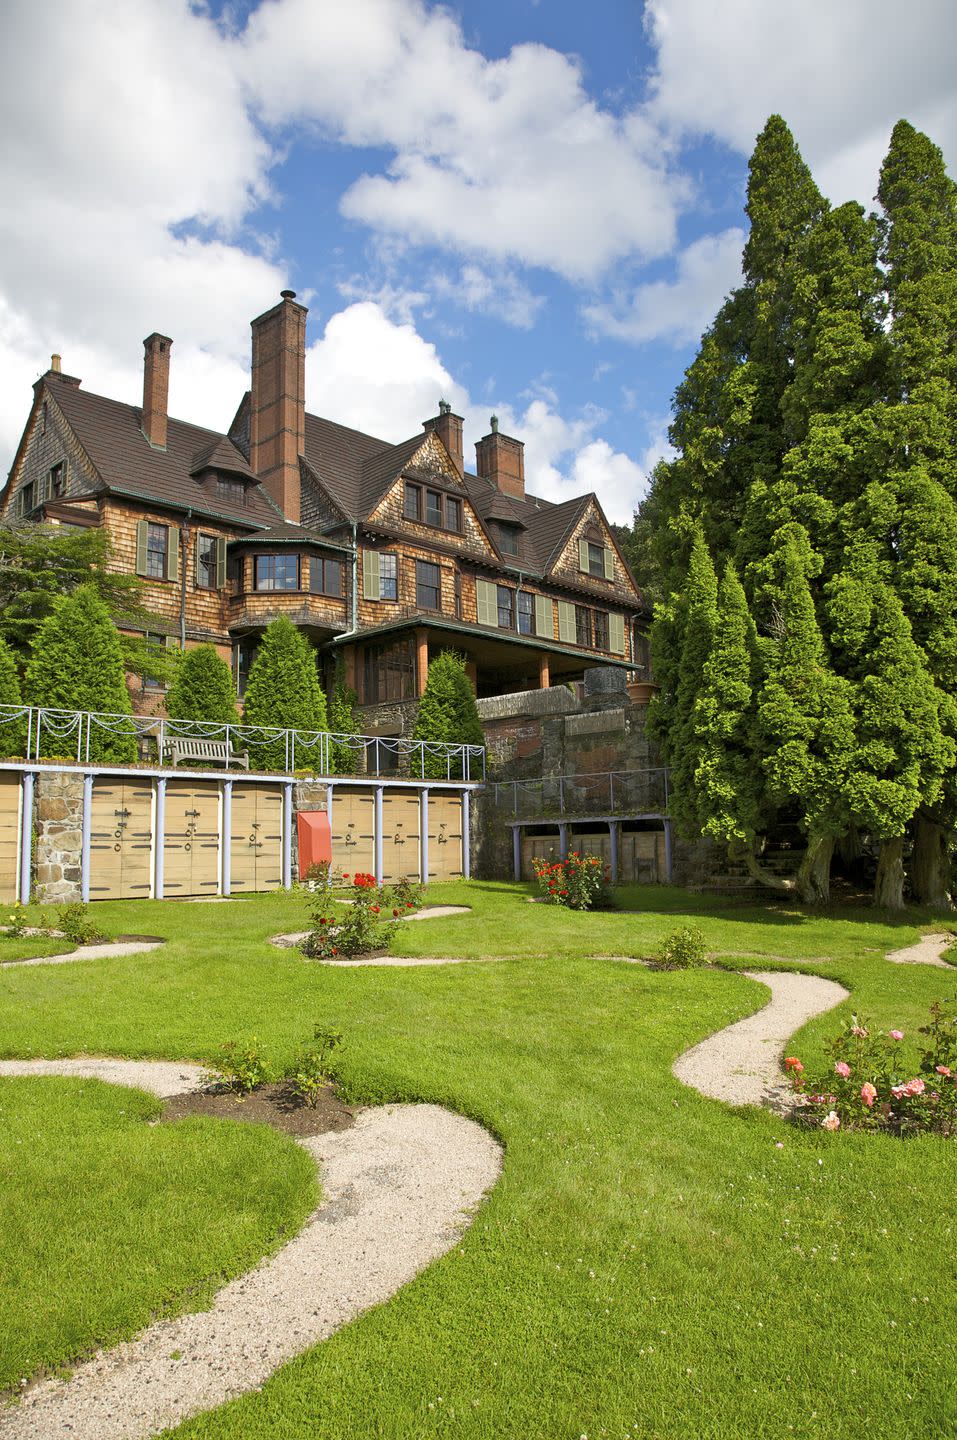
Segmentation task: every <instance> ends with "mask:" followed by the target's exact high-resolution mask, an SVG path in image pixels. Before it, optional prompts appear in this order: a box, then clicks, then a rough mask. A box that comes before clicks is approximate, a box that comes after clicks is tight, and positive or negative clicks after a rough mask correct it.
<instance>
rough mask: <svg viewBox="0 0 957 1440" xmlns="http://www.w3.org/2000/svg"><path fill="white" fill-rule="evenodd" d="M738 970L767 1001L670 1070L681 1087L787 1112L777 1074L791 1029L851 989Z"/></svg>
mask: <svg viewBox="0 0 957 1440" xmlns="http://www.w3.org/2000/svg"><path fill="white" fill-rule="evenodd" d="M740 973H741V974H742V975H746V976H747V978H748V979H749V980H759V981H760V982H761V984H762V985H766V986H767V987H768V989H769V990H770V991H771V999H770V1001H769V1002H768V1004H767V1005H765V1006H764V1008H763V1009H762V1010H758V1011H757V1012H756V1013H755V1014H754V1015H748V1016H747V1017H746V1018H745V1019H744V1020H738V1021H736V1022H735V1023H734V1024H733V1025H728V1026H726V1027H725V1029H724V1030H718V1031H717V1032H716V1033H715V1034H714V1035H709V1036H708V1038H707V1040H702V1041H701V1043H700V1044H698V1045H694V1046H692V1048H691V1049H690V1050H686V1051H685V1053H684V1054H683V1055H679V1057H678V1059H677V1060H676V1061H675V1063H674V1065H673V1066H672V1070H673V1072H674V1074H675V1075H677V1077H678V1079H679V1080H681V1081H682V1082H683V1083H684V1084H685V1085H691V1086H692V1087H693V1088H694V1089H695V1090H699V1091H700V1092H701V1094H702V1095H707V1096H709V1097H710V1098H711V1099H713V1100H725V1101H727V1103H728V1104H729V1105H767V1106H769V1107H770V1108H771V1109H772V1110H777V1111H779V1112H780V1111H785V1110H789V1109H791V1108H792V1106H793V1099H792V1094H791V1091H790V1089H789V1088H788V1087H787V1086H786V1085H785V1083H784V1080H783V1077H782V1074H781V1058H782V1055H783V1052H784V1046H785V1044H786V1042H787V1041H788V1040H789V1038H790V1037H791V1036H792V1035H793V1034H794V1032H795V1030H799V1029H800V1027H801V1026H802V1025H805V1024H806V1023H807V1021H808V1020H812V1019H813V1018H814V1016H815V1015H823V1014H824V1013H825V1011H827V1010H833V1008H834V1006H835V1005H839V1004H840V1003H841V1001H842V1000H846V999H847V997H848V994H849V993H850V992H849V991H847V990H845V989H844V986H843V985H838V984H837V982H836V981H834V980H822V979H821V978H820V977H819V976H816V975H800V974H791V973H790V972H788V971H760V970H742V971H741V972H740Z"/></svg>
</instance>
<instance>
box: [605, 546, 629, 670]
mask: <svg viewBox="0 0 957 1440" xmlns="http://www.w3.org/2000/svg"><path fill="white" fill-rule="evenodd" d="M606 554H607V551H606ZM608 648H609V650H610V651H611V653H612V654H613V655H624V653H625V617H624V615H609V617H608Z"/></svg>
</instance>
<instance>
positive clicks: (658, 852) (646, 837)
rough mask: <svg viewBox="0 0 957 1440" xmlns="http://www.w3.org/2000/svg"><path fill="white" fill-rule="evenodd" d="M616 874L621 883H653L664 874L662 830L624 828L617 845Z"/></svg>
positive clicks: (663, 837) (663, 836)
mask: <svg viewBox="0 0 957 1440" xmlns="http://www.w3.org/2000/svg"><path fill="white" fill-rule="evenodd" d="M618 874H619V879H620V880H621V882H622V884H629V883H632V884H644V885H655V884H657V883H658V881H659V880H663V879H664V875H665V835H664V831H663V830H626V831H624V832H623V833H622V835H621V839H620V843H619V847H618Z"/></svg>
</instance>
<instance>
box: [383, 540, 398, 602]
mask: <svg viewBox="0 0 957 1440" xmlns="http://www.w3.org/2000/svg"><path fill="white" fill-rule="evenodd" d="M398 598H399V557H398V555H394V554H392V553H390V552H388V551H384V552H380V554H379V599H380V600H398Z"/></svg>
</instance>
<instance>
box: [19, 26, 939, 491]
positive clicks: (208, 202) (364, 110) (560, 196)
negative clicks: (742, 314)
mask: <svg viewBox="0 0 957 1440" xmlns="http://www.w3.org/2000/svg"><path fill="white" fill-rule="evenodd" d="M44 16H45V19H44V45H43V47H42V68H33V67H32V66H31V65H30V63H28V57H30V56H37V57H39V55H40V51H39V50H38V47H37V43H36V40H37V33H36V12H35V8H34V7H33V6H32V5H31V4H30V3H29V0H8V3H7V4H6V5H5V6H4V7H3V16H2V18H0V56H3V57H5V58H4V59H2V60H0V66H2V68H3V77H2V78H3V84H2V86H0V111H2V114H0V136H2V137H3V138H2V139H0V177H2V180H3V194H4V196H5V199H6V202H7V203H5V205H4V207H3V210H2V212H0V463H2V464H3V467H4V469H6V468H7V466H8V464H9V460H10V458H11V457H12V453H13V449H14V447H15V444H16V441H17V438H18V436H19V432H20V429H21V428H22V425H23V422H24V420H25V418H26V414H27V410H28V406H29V402H30V385H31V384H32V382H33V381H34V379H35V378H36V376H37V375H38V374H40V373H42V371H43V370H44V369H45V368H46V366H47V364H48V363H49V354H50V352H51V351H53V350H57V351H59V352H60V353H62V355H63V363H64V367H65V368H66V369H67V370H68V371H69V372H71V373H74V374H78V375H81V376H82V377H83V382H84V384H85V385H86V386H87V387H88V388H90V389H94V390H97V391H100V392H101V393H106V394H111V395H115V396H117V397H119V398H123V399H128V400H130V401H131V402H134V403H135V402H136V401H137V400H138V398H139V394H140V385H141V368H140V367H141V357H142V348H141V341H142V338H143V337H144V336H145V335H146V334H147V333H149V332H150V331H151V330H154V329H156V330H160V331H163V332H165V333H167V334H169V335H171V336H172V337H173V340H174V348H173V353H172V380H171V409H172V411H173V413H175V414H179V415H182V416H183V417H184V418H187V419H192V420H196V421H197V422H199V423H206V424H209V425H213V426H216V427H222V428H224V427H225V426H226V424H228V421H229V418H230V416H231V414H232V412H233V410H234V409H235V406H236V404H237V403H238V400H239V397H240V396H241V394H242V391H243V389H244V388H245V386H246V383H247V374H248V346H249V331H248V324H249V320H250V319H251V318H252V317H253V316H254V315H256V314H258V313H259V312H260V311H261V310H263V309H265V308H267V307H268V306H269V305H270V304H272V303H274V301H275V299H276V298H277V297H278V291H279V289H280V288H282V287H283V286H286V285H290V286H292V288H294V289H295V290H297V291H298V293H299V296H300V298H301V299H303V300H305V302H306V303H307V304H308V305H309V307H310V319H309V346H310V349H309V355H308V361H307V402H308V404H309V407H310V409H313V410H315V411H317V412H318V413H321V414H325V415H328V416H330V417H331V418H333V419H338V420H341V421H343V422H345V423H347V424H351V425H355V426H357V427H359V428H362V429H366V430H369V431H371V432H372V433H374V434H380V435H382V436H383V438H385V439H392V440H398V439H401V438H404V437H405V436H406V435H409V434H412V433H414V432H415V431H416V430H417V429H418V427H419V424H420V422H421V421H422V420H424V419H426V418H427V417H428V416H430V415H432V414H434V413H435V411H436V408H437V404H438V400H439V398H440V397H445V398H447V399H449V400H451V401H452V403H453V405H454V406H455V408H456V409H458V410H459V411H460V412H461V413H463V414H464V415H465V417H466V454H467V457H469V456H471V455H472V454H473V453H474V452H473V450H472V447H473V445H474V442H475V440H477V439H478V438H479V437H480V436H481V435H482V434H483V433H485V431H486V430H487V428H488V416H489V414H490V412H491V411H493V410H494V411H495V412H496V413H497V414H498V415H499V416H500V419H501V425H502V429H503V430H507V431H509V432H510V433H512V434H515V435H517V436H518V437H519V438H520V439H523V440H525V442H526V459H527V468H528V478H529V486H530V488H531V489H533V490H537V491H538V492H539V493H541V494H545V495H548V496H550V497H551V498H556V499H557V498H562V497H563V496H564V495H568V494H572V493H579V492H581V491H583V490H590V489H594V490H596V491H597V493H598V494H599V496H600V498H601V500H602V502H603V504H604V505H605V508H606V510H607V511H608V513H609V514H610V515H611V517H612V518H613V519H626V518H628V516H629V515H630V513H631V511H632V509H633V507H634V505H635V503H636V501H637V500H638V498H639V496H640V495H641V493H642V491H643V488H644V485H645V478H646V475H647V472H648V469H649V468H650V466H651V465H652V464H653V463H654V460H655V459H656V458H657V457H658V456H659V455H660V454H661V453H662V451H663V448H664V445H665V429H666V426H667V420H668V412H669V405H670V400H671V396H672V393H673V391H674V388H675V386H676V384H677V383H678V381H679V380H680V378H681V374H682V372H683V370H684V367H685V366H686V365H687V364H688V362H689V360H690V358H691V357H692V355H693V353H694V349H695V346H696V343H697V338H698V335H699V334H700V331H701V330H702V328H703V327H704V326H705V325H706V324H707V323H708V321H709V319H710V317H711V316H712V315H713V313H714V311H715V309H716V308H717V306H718V305H719V304H720V301H721V299H722V296H723V295H724V294H725V293H726V291H727V290H728V289H729V288H730V287H731V286H732V285H734V284H735V283H736V280H737V276H738V261H739V257H740V250H741V245H742V243H743V240H744V232H743V226H744V216H743V211H742V206H743V200H744V186H745V180H746V170H747V157H748V154H749V152H750V149H751V146H752V144H753V141H754V137H755V135H756V133H757V131H758V130H759V129H760V128H761V126H762V124H763V123H764V120H765V119H766V117H767V115H768V114H769V113H770V112H771V111H774V110H777V111H779V112H780V113H782V114H783V115H784V116H785V118H786V119H787V120H788V123H789V124H790V125H791V127H792V129H793V130H794V133H795V135H796V137H797V139H798V142H799V144H800V145H801V147H802V150H803V151H804V153H805V156H806V158H807V159H808V160H809V162H810V163H811V165H812V166H813V168H814V172H815V175H816V177H817V179H818V182H819V183H820V185H821V186H822V188H823V189H824V190H825V192H826V193H827V194H828V195H829V196H830V197H831V198H832V199H833V200H835V201H836V202H840V201H843V200H845V199H847V198H856V199H858V200H860V201H861V202H862V203H864V204H869V203H870V200H871V197H872V196H873V193H874V189H875V187H876V180H877V172H878V167H879V165H880V161H881V158H882V156H883V154H884V152H885V150H886V146H887V141H888V137H889V134H890V130H891V127H892V126H893V124H894V121H895V120H896V119H897V118H899V116H901V115H906V116H907V117H908V118H909V119H910V120H912V121H913V122H914V123H915V124H917V125H918V126H920V127H921V128H923V129H925V130H927V131H928V132H929V133H930V134H931V135H932V136H933V138H934V139H935V140H936V141H937V142H938V143H939V144H941V145H942V147H943V149H944V154H945V156H946V157H947V158H948V160H949V161H951V163H953V160H954V156H955V155H957V98H955V87H954V86H953V81H952V61H953V56H954V54H955V50H957V46H955V40H957V9H955V7H954V6H953V4H952V3H951V0H917V3H915V4H913V5H911V6H910V7H909V9H908V11H907V14H906V17H905V19H904V20H902V18H901V12H900V7H899V6H898V5H897V4H896V3H892V0H842V3H841V4H839V5H835V4H833V3H832V0H778V3H775V4H768V3H767V0H721V3H720V4H719V3H715V0H647V3H645V4H641V3H639V0H634V3H626V0H591V3H590V4H589V5H587V6H582V5H581V4H580V3H577V0H576V3H571V0H538V3H532V0H511V3H503V0H464V3H462V4H460V5H458V6H449V7H441V6H437V5H434V4H430V3H427V0H349V3H348V4H341V3H338V0H336V3H333V0H259V3H250V0H241V3H224V0H214V3H211V4H209V5H202V6H201V5H190V4H189V3H188V0H124V4H123V5H122V6H117V5H115V4H114V3H112V0H50V3H49V4H48V5H47V6H46V7H45V11H44ZM25 62H26V63H25ZM39 63H40V62H39V59H38V66H39ZM51 75H56V76H57V77H58V78H57V83H56V84H50V83H49V77H50V76H51Z"/></svg>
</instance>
